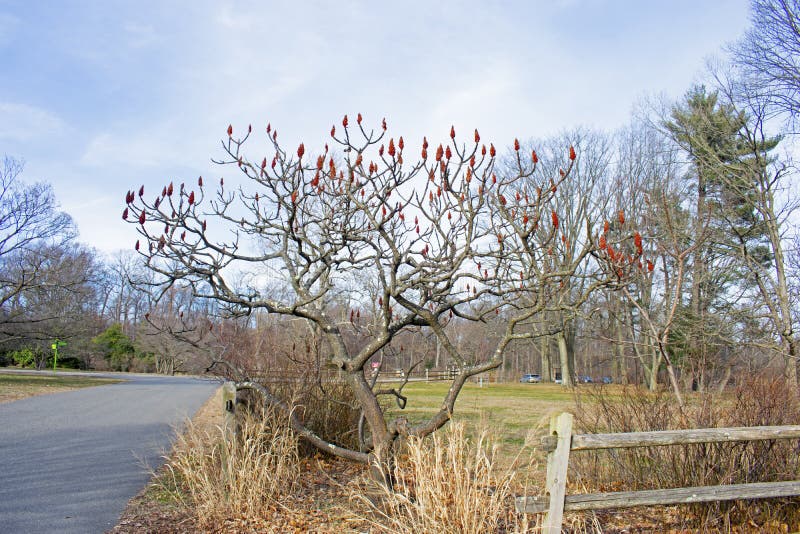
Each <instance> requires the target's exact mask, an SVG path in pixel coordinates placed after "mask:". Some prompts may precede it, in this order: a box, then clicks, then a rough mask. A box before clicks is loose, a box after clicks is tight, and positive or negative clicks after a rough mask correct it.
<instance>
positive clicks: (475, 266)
mask: <svg viewBox="0 0 800 534" xmlns="http://www.w3.org/2000/svg"><path fill="white" fill-rule="evenodd" d="M266 134H267V140H268V151H267V153H266V154H260V155H258V156H256V157H250V156H249V155H248V154H247V153H246V149H248V148H249V147H248V145H247V143H248V141H249V140H250V138H251V137H252V136H253V135H254V134H253V129H252V128H251V127H248V128H247V129H246V130H245V131H244V132H243V133H242V134H241V135H240V134H239V133H238V131H235V130H234V128H233V127H232V126H229V127H228V130H227V136H225V138H224V139H223V141H222V148H223V152H224V157H223V158H222V159H221V160H219V161H218V162H217V163H219V164H221V165H223V166H227V167H234V168H235V169H237V170H238V171H240V172H241V173H242V174H241V179H242V183H243V185H241V186H239V187H231V185H230V183H231V182H230V181H229V182H228V183H226V182H225V181H224V179H220V180H219V182H218V183H214V184H209V183H207V181H205V182H204V180H203V178H199V179H198V180H197V182H196V183H191V184H186V183H181V184H175V183H169V184H167V185H165V186H164V187H163V188H162V190H161V191H156V192H155V194H145V191H144V188H143V187H142V188H140V189H139V190H138V191H135V190H134V191H130V192H128V194H127V195H126V206H125V208H124V212H123V214H122V216H123V219H125V220H127V221H128V222H129V223H131V224H132V225H135V226H136V228H137V230H138V232H139V234H140V236H141V239H140V240H139V241H137V242H136V245H135V248H136V249H137V250H138V251H139V253H140V254H142V255H143V256H144V257H145V259H146V261H147V265H148V266H149V267H150V268H151V269H152V270H153V271H154V272H156V273H157V274H158V275H159V276H160V277H161V281H160V283H161V288H162V290H167V289H168V288H169V287H171V286H172V285H174V284H176V283H178V282H180V283H182V284H188V285H190V286H191V287H192V290H193V292H194V294H195V295H197V296H200V297H204V298H209V299H214V300H216V301H217V302H218V303H219V304H220V308H221V309H224V310H226V311H227V312H228V313H231V314H249V313H252V312H256V311H262V312H263V311H266V312H268V313H273V314H281V315H284V316H293V317H296V318H300V319H303V320H305V321H308V322H309V323H310V325H311V327H312V328H313V329H314V331H315V332H317V333H318V335H319V337H320V338H321V343H322V346H323V351H322V352H323V353H324V355H325V357H324V358H322V361H321V362H320V365H326V366H330V367H333V368H335V369H337V370H338V373H340V376H341V378H342V379H343V380H344V381H345V382H346V384H347V385H348V387H349V388H350V389H351V390H352V392H353V395H354V397H355V399H356V400H357V403H358V405H359V408H360V410H361V412H362V414H363V416H362V422H363V424H364V425H365V426H366V428H367V429H368V430H369V431H368V432H365V433H364V434H363V439H362V440H361V446H360V447H359V448H358V449H357V450H356V449H354V448H346V447H343V446H340V445H337V444H334V443H329V442H327V441H325V440H324V439H322V438H321V437H320V436H318V435H317V434H315V433H314V432H313V431H311V430H310V429H309V428H306V427H305V426H304V425H303V422H302V421H301V420H300V419H299V418H298V417H296V416H294V417H293V419H292V425H293V427H294V429H295V430H296V431H297V432H298V433H300V435H302V436H303V437H305V438H306V439H307V440H308V441H309V442H311V443H312V444H314V445H316V446H317V447H319V448H321V449H323V450H326V451H328V452H330V453H333V454H336V455H339V456H342V457H345V458H349V459H351V460H355V461H360V462H372V463H373V465H374V466H378V467H380V466H381V465H384V466H385V465H386V464H385V463H384V462H385V461H387V460H388V459H389V458H391V455H392V451H393V448H394V444H395V441H396V440H397V439H398V438H399V437H400V436H424V435H427V434H430V433H432V432H434V431H435V430H437V429H438V428H440V427H442V426H443V425H445V424H446V423H447V421H448V420H449V419H450V418H451V416H452V414H453V411H454V407H455V402H456V399H457V397H458V395H459V393H460V392H461V390H462V388H463V386H464V384H465V383H466V382H467V380H469V379H470V378H471V377H473V376H475V375H477V374H479V373H483V372H486V371H489V370H492V369H495V368H497V367H499V366H500V365H501V363H502V355H503V351H504V350H505V349H506V348H507V347H508V346H509V344H511V343H512V342H514V341H515V340H518V339H525V338H528V337H531V336H532V334H531V329H530V328H526V327H525V325H527V324H529V323H530V322H531V321H533V320H534V319H535V318H536V316H537V314H540V313H542V312H543V311H544V310H546V309H548V305H549V303H550V302H551V301H552V298H553V296H554V295H557V294H558V292H559V288H563V286H564V285H565V284H567V283H568V279H569V277H570V276H572V275H573V274H574V272H575V270H576V269H577V266H578V265H579V263H580V261H588V259H589V258H590V257H591V251H592V248H591V247H587V248H586V249H585V250H583V249H582V252H581V254H580V255H579V256H577V257H576V261H570V262H566V263H564V262H557V261H555V260H554V257H555V255H557V254H561V253H563V250H564V249H565V248H569V247H570V246H571V245H570V244H569V243H567V242H566V239H565V238H564V237H563V235H562V231H561V228H560V225H559V223H560V217H563V214H559V213H558V212H557V210H556V206H555V205H554V204H553V199H554V195H555V192H556V191H557V188H558V187H559V185H560V184H561V183H562V182H563V181H565V180H568V179H569V173H570V171H571V169H572V166H573V163H574V161H575V159H576V153H575V151H574V149H573V148H572V147H564V152H563V164H562V166H561V169H560V171H559V172H558V173H557V174H555V176H540V174H541V172H538V167H537V163H538V157H537V155H536V153H535V152H529V151H524V150H522V149H521V148H520V144H519V142H518V141H515V142H514V148H513V152H512V158H513V160H514V161H515V163H514V164H513V165H511V166H510V167H508V166H506V167H504V169H503V172H502V173H499V172H498V169H497V165H496V161H497V158H498V156H497V149H496V147H495V146H494V145H493V144H491V143H486V142H484V141H482V140H481V138H480V134H479V133H478V131H477V130H475V131H470V132H469V134H468V135H466V136H463V135H461V134H460V133H457V132H456V130H455V129H454V128H451V130H450V132H449V140H448V141H447V142H446V143H441V144H439V143H429V142H428V140H427V139H423V140H422V142H421V143H415V144H414V145H412V144H411V143H409V142H408V141H406V140H404V138H403V137H401V136H398V137H393V136H390V134H389V133H388V131H387V126H386V121H385V120H384V121H382V123H381V125H380V126H378V127H376V128H371V127H368V126H366V123H365V122H363V121H362V118H361V115H360V114H359V115H358V116H357V118H355V119H354V120H353V119H351V118H348V117H347V116H345V117H344V118H343V120H342V121H341V124H340V125H336V126H334V127H332V128H331V131H330V140H329V141H328V143H329V144H325V145H324V147H321V148H320V149H319V151H318V152H316V153H314V152H312V150H311V148H310V147H308V148H307V147H306V145H305V144H303V143H300V144H299V146H297V147H294V148H291V149H288V148H285V147H283V146H281V144H280V143H279V141H278V137H277V132H276V131H275V130H273V129H272V127H271V126H270V125H267V127H266ZM509 169H510V170H509ZM537 184H538V185H537ZM590 226H591V225H590V222H589V221H587V225H586V228H587V230H586V233H585V235H587V236H588V235H589V229H590ZM577 260H580V261H577ZM616 276H617V275H616V274H613V277H615V280H616V281H618V280H617V279H616ZM599 283H601V282H599ZM343 295H347V297H348V298H347V299H346V301H347V302H349V303H351V307H350V309H346V310H342V309H341V303H342V302H343V301H344V300H345V299H343V298H342V296H343ZM367 321H369V329H368V330H366V329H365V325H366V323H367ZM451 321H498V322H499V323H500V324H501V325H502V329H501V330H502V334H501V335H500V337H499V341H498V342H497V345H496V348H495V349H494V350H493V351H492V352H491V353H490V354H488V355H485V356H482V357H481V356H476V355H475V354H473V353H469V354H465V353H462V352H460V351H459V350H458V348H457V347H458V343H455V342H454V340H453V339H452V329H449V328H448V324H449V323H450V322H451ZM418 329H422V330H424V332H425V333H426V334H427V335H432V336H435V337H436V339H437V342H438V344H439V346H440V347H441V350H443V351H445V353H446V354H447V356H448V357H449V360H450V361H451V362H453V363H454V364H455V367H456V372H455V375H454V378H453V380H452V384H451V387H450V388H449V390H448V391H447V393H446V395H445V396H444V398H443V399H442V402H441V404H440V406H439V409H438V410H437V411H436V412H435V413H433V414H432V415H431V416H430V417H428V418H427V419H425V420H423V421H417V422H413V423H412V422H410V421H408V420H407V419H406V418H404V417H395V416H391V415H390V414H388V413H387V411H386V409H385V406H384V405H383V404H382V403H381V402H379V398H380V396H381V395H390V396H394V397H396V398H397V399H398V400H399V401H402V402H404V400H405V397H404V395H403V393H402V385H401V386H395V387H391V386H390V385H386V384H385V383H383V382H381V381H375V380H374V379H373V377H372V376H371V374H372V373H371V372H370V371H371V369H372V367H373V365H372V363H373V362H376V361H377V360H378V359H379V357H380V354H381V353H382V351H383V350H385V349H388V348H389V347H390V346H391V345H392V343H393V342H396V340H397V339H398V337H399V335H400V334H401V333H403V332H406V331H409V330H418ZM365 331H368V333H369V335H368V337H365V338H361V339H360V340H359V339H358V336H359V335H360V334H363V332H365ZM416 363H421V361H420V362H412V365H411V367H413V366H414V364H416ZM239 386H240V387H244V388H253V389H257V390H258V391H260V392H261V394H262V395H263V396H264V398H265V400H266V401H267V402H270V403H272V404H274V405H276V406H280V407H283V408H284V409H287V410H288V409H290V408H291V407H290V406H288V405H287V404H285V403H284V402H283V401H281V400H279V399H277V398H276V397H275V396H273V395H272V393H271V392H270V391H269V390H268V389H267V388H266V387H264V386H263V385H260V384H257V383H255V382H253V381H250V380H248V379H247V377H241V380H240V383H239Z"/></svg>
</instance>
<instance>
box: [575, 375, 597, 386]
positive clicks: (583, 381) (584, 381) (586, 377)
mask: <svg viewBox="0 0 800 534" xmlns="http://www.w3.org/2000/svg"><path fill="white" fill-rule="evenodd" d="M578 382H580V383H581V384H591V383H592V382H594V380H592V377H591V376H589V375H583V376H579V377H578Z"/></svg>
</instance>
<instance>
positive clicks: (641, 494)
mask: <svg viewBox="0 0 800 534" xmlns="http://www.w3.org/2000/svg"><path fill="white" fill-rule="evenodd" d="M798 495H800V480H793V481H789V482H755V483H750V484H730V485H725V486H697V487H691V488H674V489H659V490H644V491H619V492H613V493H589V494H584V495H568V496H567V497H566V499H565V502H564V510H568V511H575V510H600V509H604V508H631V507H634V506H653V505H667V504H691V503H698V502H711V501H732V500H740V499H770V498H776V497H795V496H798ZM549 500H550V499H549V498H548V496H547V495H542V496H537V497H517V499H516V508H517V511H518V512H520V513H531V514H536V513H541V512H545V511H547V510H548V505H549Z"/></svg>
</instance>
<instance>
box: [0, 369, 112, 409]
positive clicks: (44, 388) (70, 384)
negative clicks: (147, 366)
mask: <svg viewBox="0 0 800 534" xmlns="http://www.w3.org/2000/svg"><path fill="white" fill-rule="evenodd" d="M117 382H121V380H114V379H109V378H92V377H82V376H57V375H30V374H25V375H22V374H19V375H18V374H10V373H9V374H5V373H2V372H0V403H3V402H11V401H15V400H19V399H24V398H26V397H33V396H35V395H45V394H48V393H57V392H59V391H70V390H73V389H80V388H88V387H93V386H102V385H105V384H116V383H117Z"/></svg>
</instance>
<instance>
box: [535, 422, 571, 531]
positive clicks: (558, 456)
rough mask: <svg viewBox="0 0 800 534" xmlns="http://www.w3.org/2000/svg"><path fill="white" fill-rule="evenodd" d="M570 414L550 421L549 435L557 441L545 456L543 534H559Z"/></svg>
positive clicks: (564, 489) (565, 475) (568, 444)
mask: <svg viewBox="0 0 800 534" xmlns="http://www.w3.org/2000/svg"><path fill="white" fill-rule="evenodd" d="M572 419H573V417H572V414H571V413H566V412H564V413H562V414H560V415H558V416H553V417H552V418H551V419H550V434H552V435H554V437H555V438H556V440H557V443H556V448H555V450H554V451H553V452H551V453H550V454H549V455H548V456H547V481H546V486H545V489H546V491H547V494H548V495H549V496H550V499H549V503H548V506H547V508H546V510H547V517H545V519H544V525H543V526H542V532H543V533H544V534H560V533H561V522H562V520H563V517H564V496H565V495H566V493H567V467H568V466H569V450H570V444H571V442H572Z"/></svg>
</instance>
